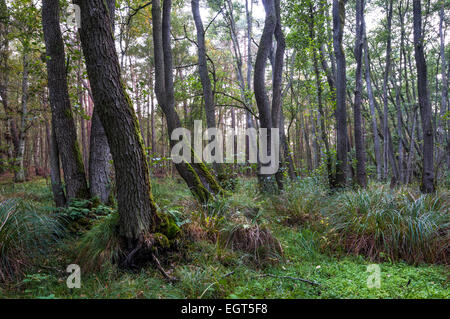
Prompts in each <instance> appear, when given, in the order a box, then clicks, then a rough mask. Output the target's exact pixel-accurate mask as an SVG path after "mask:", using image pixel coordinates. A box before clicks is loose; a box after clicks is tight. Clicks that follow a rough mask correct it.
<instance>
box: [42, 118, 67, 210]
mask: <svg viewBox="0 0 450 319" xmlns="http://www.w3.org/2000/svg"><path fill="white" fill-rule="evenodd" d="M45 126H46V130H47V136H49V137H50V138H49V145H50V180H51V183H52V192H53V200H54V201H55V205H56V207H63V206H65V205H66V196H65V194H64V189H63V186H62V183H61V169H60V166H59V151H58V143H57V141H56V134H55V130H54V127H55V125H53V124H52V130H51V133H50V127H49V125H48V122H47V121H46V122H45Z"/></svg>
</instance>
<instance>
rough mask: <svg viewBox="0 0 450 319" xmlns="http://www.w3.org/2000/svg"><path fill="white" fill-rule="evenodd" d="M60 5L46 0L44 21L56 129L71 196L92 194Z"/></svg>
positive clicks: (69, 196) (53, 122) (51, 0)
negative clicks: (77, 122)
mask: <svg viewBox="0 0 450 319" xmlns="http://www.w3.org/2000/svg"><path fill="white" fill-rule="evenodd" d="M59 8H60V7H59V2H58V1H57V0H46V1H43V3H42V25H43V30H44V39H45V46H46V50H47V57H48V58H47V73H48V74H47V75H48V88H49V95H50V106H51V109H52V125H54V127H53V130H54V131H55V134H56V141H57V143H58V150H59V153H60V156H61V162H62V167H63V172H64V181H65V183H66V193H67V194H66V197H67V199H72V198H88V197H89V190H88V186H87V182H86V175H85V170H84V164H83V159H82V156H81V152H80V148H79V145H78V141H77V132H76V127H75V121H74V118H73V114H72V108H71V106H70V99H69V91H68V87H67V72H66V64H65V54H64V43H63V39H62V35H61V29H60V25H59Z"/></svg>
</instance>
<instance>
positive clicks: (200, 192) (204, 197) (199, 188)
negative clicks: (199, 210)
mask: <svg viewBox="0 0 450 319" xmlns="http://www.w3.org/2000/svg"><path fill="white" fill-rule="evenodd" d="M185 164H186V167H187V169H188V170H189V171H190V172H191V174H192V176H193V178H194V184H195V185H194V186H193V187H191V192H192V193H193V194H194V196H195V197H196V198H197V199H198V200H199V201H200V203H202V204H205V203H206V202H208V199H209V191H208V190H207V189H206V188H205V186H203V184H202V182H201V181H200V177H198V174H197V172H196V171H195V170H194V168H193V167H192V165H191V164H189V163H185Z"/></svg>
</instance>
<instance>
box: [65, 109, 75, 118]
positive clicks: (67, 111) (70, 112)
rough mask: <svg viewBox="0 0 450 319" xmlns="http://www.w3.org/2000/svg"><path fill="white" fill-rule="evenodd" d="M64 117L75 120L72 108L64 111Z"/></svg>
mask: <svg viewBox="0 0 450 319" xmlns="http://www.w3.org/2000/svg"><path fill="white" fill-rule="evenodd" d="M64 115H65V116H66V117H67V118H69V119H72V118H73V115H72V109H70V108H67V109H65V110H64Z"/></svg>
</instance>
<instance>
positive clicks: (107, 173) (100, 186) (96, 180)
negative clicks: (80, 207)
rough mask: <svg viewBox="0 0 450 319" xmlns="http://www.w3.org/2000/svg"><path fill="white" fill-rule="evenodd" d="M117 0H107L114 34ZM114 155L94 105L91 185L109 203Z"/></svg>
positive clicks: (95, 193) (96, 195) (97, 195)
mask: <svg viewBox="0 0 450 319" xmlns="http://www.w3.org/2000/svg"><path fill="white" fill-rule="evenodd" d="M115 2H116V1H115V0H107V3H108V10H109V14H110V16H111V19H110V20H111V26H112V30H113V35H114V17H115V9H116V8H115ZM111 160H112V156H111V150H110V149H109V144H108V138H107V137H106V133H105V129H104V128H103V125H102V122H101V120H100V117H99V115H98V111H97V107H96V106H95V105H94V111H93V113H92V124H91V136H90V141H89V187H90V191H91V196H92V197H98V199H99V200H100V201H101V202H102V203H108V202H109V200H110V194H111V186H112V185H111V184H112V181H111V172H112V169H113V168H112V164H111Z"/></svg>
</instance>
